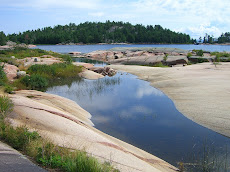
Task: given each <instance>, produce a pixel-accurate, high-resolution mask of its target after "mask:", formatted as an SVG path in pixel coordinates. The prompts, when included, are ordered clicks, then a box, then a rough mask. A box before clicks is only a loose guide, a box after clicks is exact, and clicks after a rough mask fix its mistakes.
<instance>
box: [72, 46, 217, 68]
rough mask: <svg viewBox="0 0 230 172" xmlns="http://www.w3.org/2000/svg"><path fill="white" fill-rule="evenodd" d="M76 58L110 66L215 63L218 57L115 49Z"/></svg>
mask: <svg viewBox="0 0 230 172" xmlns="http://www.w3.org/2000/svg"><path fill="white" fill-rule="evenodd" d="M75 57H85V58H87V59H93V60H99V61H103V62H107V63H109V64H124V65H146V66H154V65H156V64H159V63H162V64H163V65H167V66H173V65H178V64H181V65H187V64H188V62H189V61H190V62H194V63H196V62H198V61H199V60H200V59H201V60H203V61H205V62H209V61H214V60H215V58H216V56H212V55H211V53H209V52H204V53H203V55H202V56H197V54H196V52H195V51H187V50H183V49H177V48H133V47H132V48H127V47H123V48H113V49H110V50H106V51H102V50H99V51H93V52H91V53H87V54H76V55H75Z"/></svg>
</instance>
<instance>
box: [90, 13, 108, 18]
mask: <svg viewBox="0 0 230 172" xmlns="http://www.w3.org/2000/svg"><path fill="white" fill-rule="evenodd" d="M104 15H105V14H104V13H103V12H96V13H89V16H93V17H102V16H104Z"/></svg>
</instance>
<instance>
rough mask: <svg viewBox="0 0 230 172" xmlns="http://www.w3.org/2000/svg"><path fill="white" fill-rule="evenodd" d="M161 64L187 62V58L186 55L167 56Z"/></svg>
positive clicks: (169, 64) (170, 64) (171, 64)
mask: <svg viewBox="0 0 230 172" xmlns="http://www.w3.org/2000/svg"><path fill="white" fill-rule="evenodd" d="M162 63H163V64H166V65H168V66H173V65H178V64H183V65H184V64H187V63H188V58H187V57H186V56H168V58H167V60H166V62H165V61H162Z"/></svg>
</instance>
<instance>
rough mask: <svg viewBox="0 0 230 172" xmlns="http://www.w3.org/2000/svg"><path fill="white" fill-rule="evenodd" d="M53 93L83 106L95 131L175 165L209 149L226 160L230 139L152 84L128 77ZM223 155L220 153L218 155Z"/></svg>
mask: <svg viewBox="0 0 230 172" xmlns="http://www.w3.org/2000/svg"><path fill="white" fill-rule="evenodd" d="M47 93H52V94H57V95H60V96H63V97H66V98H69V99H71V100H73V101H75V102H77V103H78V104H79V105H80V106H81V107H82V108H84V109H85V110H87V111H88V112H90V113H91V114H92V121H93V123H94V124H95V127H96V128H97V129H99V130H101V131H103V132H105V133H107V134H109V135H112V136H114V137H116V138H118V139H121V140H123V141H125V142H128V143H130V144H132V145H134V146H137V147H139V148H141V149H143V150H145V151H147V152H149V153H151V154H153V155H156V156H158V157H160V158H162V159H164V160H166V161H168V162H169V163H171V164H173V165H177V162H179V161H183V162H191V161H192V157H193V155H195V156H196V157H195V158H196V159H197V158H198V159H199V158H201V159H202V156H203V153H202V152H203V150H204V147H206V146H207V145H208V146H210V147H212V148H214V149H215V152H218V156H222V155H223V154H224V151H225V147H226V145H228V146H229V145H230V139H229V138H226V137H224V136H222V135H220V134H217V133H216V132H213V131H211V130H209V129H207V128H205V127H202V126H200V125H198V124H196V123H194V122H192V121H191V120H189V119H187V118H186V117H184V116H183V115H182V114H181V113H180V112H179V111H178V110H177V109H176V108H175V106H174V103H173V102H172V101H171V100H170V99H169V98H168V97H167V96H166V95H164V94H163V93H162V92H161V91H159V90H157V89H155V88H153V87H152V86H150V84H149V83H148V82H146V81H143V80H139V79H137V77H136V76H134V75H131V74H128V73H118V74H117V75H116V76H114V77H111V78H109V77H105V78H103V79H99V80H94V81H93V80H86V79H82V80H79V81H74V82H72V84H68V85H63V86H54V87H52V88H49V89H48V90H47ZM216 155H217V154H216Z"/></svg>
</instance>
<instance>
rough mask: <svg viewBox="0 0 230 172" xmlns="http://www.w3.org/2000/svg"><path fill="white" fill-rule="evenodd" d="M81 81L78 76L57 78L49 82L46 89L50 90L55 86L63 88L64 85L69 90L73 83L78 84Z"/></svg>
mask: <svg viewBox="0 0 230 172" xmlns="http://www.w3.org/2000/svg"><path fill="white" fill-rule="evenodd" d="M82 81H83V79H82V78H81V77H79V76H76V77H75V78H57V79H53V80H49V86H48V88H52V87H55V86H64V85H67V86H68V88H70V87H71V86H72V84H73V83H80V82H82ZM48 88H46V90H44V91H47V90H48Z"/></svg>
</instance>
